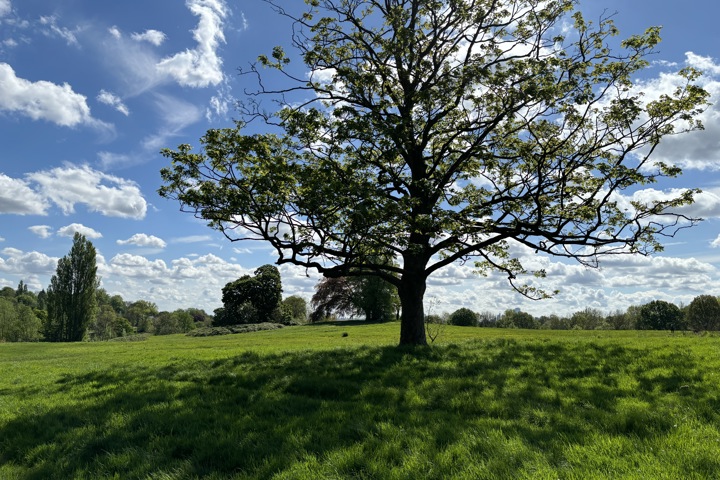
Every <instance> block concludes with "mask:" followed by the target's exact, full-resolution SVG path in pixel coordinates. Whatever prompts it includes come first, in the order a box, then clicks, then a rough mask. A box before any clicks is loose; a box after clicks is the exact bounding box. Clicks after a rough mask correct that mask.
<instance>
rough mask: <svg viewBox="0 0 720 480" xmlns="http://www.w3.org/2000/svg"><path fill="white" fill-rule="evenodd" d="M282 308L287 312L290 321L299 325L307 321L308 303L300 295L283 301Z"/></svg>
mask: <svg viewBox="0 0 720 480" xmlns="http://www.w3.org/2000/svg"><path fill="white" fill-rule="evenodd" d="M282 306H283V307H284V308H285V309H286V310H287V312H288V314H289V316H290V320H292V321H294V322H297V323H305V322H306V321H307V307H308V306H307V302H306V301H305V299H304V298H302V297H301V296H299V295H291V296H289V297H287V298H285V299H284V300H283V301H282Z"/></svg>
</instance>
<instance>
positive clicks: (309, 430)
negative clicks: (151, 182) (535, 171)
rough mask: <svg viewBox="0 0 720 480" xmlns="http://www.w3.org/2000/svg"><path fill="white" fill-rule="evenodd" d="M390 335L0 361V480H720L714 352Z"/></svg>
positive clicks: (654, 345)
mask: <svg viewBox="0 0 720 480" xmlns="http://www.w3.org/2000/svg"><path fill="white" fill-rule="evenodd" d="M398 330H399V326H398V325H397V324H388V325H338V326H335V325H322V326H304V327H292V328H286V329H282V330H275V331H269V332H256V333H248V334H241V335H229V336H223V337H206V338H190V337H185V336H168V337H151V338H149V339H148V340H147V341H143V342H128V343H113V342H107V343H82V344H0V369H1V370H0V479H3V480H7V479H46V478H53V479H62V478H78V479H88V480H90V479H93V480H94V479H100V478H117V479H134V478H137V479H194V478H198V479H200V478H202V479H205V478H207V479H226V478H282V479H295V478H307V479H316V478H339V479H344V478H368V479H370V478H381V479H384V478H389V479H392V478H397V479H401V478H403V479H404V478H412V479H421V478H437V479H440V478H467V479H483V478H486V479H503V478H508V479H515V478H528V479H558V478H560V479H570V478H572V479H594V478H608V479H610V478H637V479H654V478H667V479H680V478H682V479H691V478H697V479H706V478H720V338H717V337H699V336H695V335H681V334H675V335H671V334H670V333H667V332H654V333H649V332H642V333H641V332H605V331H603V332H579V331H571V332H558V331H553V332H549V331H521V330H518V331H512V330H494V329H478V328H463V327H446V328H445V329H444V330H443V331H442V332H441V334H440V337H439V339H438V340H437V341H436V342H435V344H434V345H433V346H432V347H430V348H422V349H415V350H403V349H399V348H397V347H395V343H396V341H397V338H398ZM344 333H346V334H347V336H343V334H344Z"/></svg>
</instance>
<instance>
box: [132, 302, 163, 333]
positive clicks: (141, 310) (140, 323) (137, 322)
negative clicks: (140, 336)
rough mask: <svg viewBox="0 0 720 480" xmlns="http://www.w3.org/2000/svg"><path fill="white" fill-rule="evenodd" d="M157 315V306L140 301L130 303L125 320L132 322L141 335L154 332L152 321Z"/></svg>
mask: <svg viewBox="0 0 720 480" xmlns="http://www.w3.org/2000/svg"><path fill="white" fill-rule="evenodd" d="M157 314H158V308H157V305H155V304H154V303H152V302H148V301H147V300H138V301H135V302H130V304H129V305H128V307H127V309H126V311H125V318H127V319H128V320H129V321H130V324H131V325H132V326H133V327H135V329H136V330H137V331H138V332H139V333H143V332H152V330H153V323H152V321H153V318H155V316H156V315H157Z"/></svg>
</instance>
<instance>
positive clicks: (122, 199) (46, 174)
mask: <svg viewBox="0 0 720 480" xmlns="http://www.w3.org/2000/svg"><path fill="white" fill-rule="evenodd" d="M28 178H29V179H30V180H32V181H33V182H35V183H37V184H38V185H39V190H40V193H41V194H42V195H44V196H45V197H47V198H49V199H50V200H52V201H53V202H54V203H55V204H56V205H57V206H58V207H60V208H61V209H62V210H63V212H64V213H65V214H70V213H73V212H74V211H75V205H77V204H81V205H85V206H86V207H87V208H88V209H89V210H90V211H92V212H99V213H101V214H103V215H106V216H108V217H121V218H134V219H142V218H145V214H146V213H147V202H146V201H145V199H144V198H143V196H142V193H141V192H140V189H139V188H138V186H137V184H135V183H134V182H132V181H130V180H125V179H122V178H119V177H115V176H112V175H108V174H105V173H102V172H99V171H97V170H93V169H91V168H90V167H88V166H82V167H77V166H73V165H67V166H64V167H58V168H54V169H52V170H46V171H41V172H36V173H32V174H30V175H28Z"/></svg>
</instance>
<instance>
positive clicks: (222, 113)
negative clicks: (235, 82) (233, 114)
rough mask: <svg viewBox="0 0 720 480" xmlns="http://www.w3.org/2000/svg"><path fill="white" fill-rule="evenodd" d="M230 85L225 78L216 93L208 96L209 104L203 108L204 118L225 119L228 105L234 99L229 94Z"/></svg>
mask: <svg viewBox="0 0 720 480" xmlns="http://www.w3.org/2000/svg"><path fill="white" fill-rule="evenodd" d="M230 91H231V87H230V85H229V84H228V82H227V80H226V81H224V82H223V84H222V85H221V86H220V88H218V90H217V93H216V94H215V95H213V96H212V98H210V102H209V103H210V105H209V106H208V107H207V108H206V109H205V118H206V119H207V121H208V122H213V121H216V120H226V119H227V118H228V112H230V105H232V103H233V102H234V101H235V99H234V98H233V97H232V95H231V94H230Z"/></svg>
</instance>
